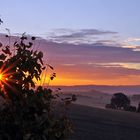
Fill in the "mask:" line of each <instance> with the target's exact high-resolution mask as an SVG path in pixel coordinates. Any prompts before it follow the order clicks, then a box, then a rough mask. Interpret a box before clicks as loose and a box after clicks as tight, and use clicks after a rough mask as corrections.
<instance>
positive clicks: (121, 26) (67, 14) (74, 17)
mask: <svg viewBox="0 0 140 140" xmlns="http://www.w3.org/2000/svg"><path fill="white" fill-rule="evenodd" d="M0 14H1V17H2V19H3V20H4V25H3V26H4V27H7V28H10V29H11V31H12V32H16V33H21V32H24V31H26V32H28V33H34V34H45V33H47V31H48V30H50V29H53V28H74V29H84V28H95V29H103V30H111V31H116V32H119V34H121V36H129V37H131V36H133V37H138V36H140V29H139V23H140V1H139V0H0Z"/></svg>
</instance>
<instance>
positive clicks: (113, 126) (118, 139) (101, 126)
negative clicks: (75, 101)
mask: <svg viewBox="0 0 140 140" xmlns="http://www.w3.org/2000/svg"><path fill="white" fill-rule="evenodd" d="M70 110H71V111H70V116H71V118H72V119H73V121H74V124H75V133H74V134H73V136H72V137H71V138H70V139H71V140H140V114H139V113H132V112H126V111H117V110H109V109H108V110H107V109H98V108H92V107H86V106H81V105H72V106H71V109H70Z"/></svg>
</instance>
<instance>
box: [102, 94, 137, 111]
mask: <svg viewBox="0 0 140 140" xmlns="http://www.w3.org/2000/svg"><path fill="white" fill-rule="evenodd" d="M105 108H108V109H117V110H125V111H130V112H140V103H139V104H138V107H136V106H132V105H131V101H130V99H129V97H128V96H126V95H125V94H124V93H121V92H119V93H114V94H113V96H112V98H111V100H110V103H109V104H106V105H105Z"/></svg>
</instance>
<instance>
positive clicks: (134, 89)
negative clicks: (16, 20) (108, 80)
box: [52, 85, 140, 95]
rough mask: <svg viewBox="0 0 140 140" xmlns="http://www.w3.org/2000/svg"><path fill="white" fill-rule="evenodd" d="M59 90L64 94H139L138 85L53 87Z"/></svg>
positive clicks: (139, 88) (139, 86) (139, 87)
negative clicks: (91, 92) (94, 92)
mask: <svg viewBox="0 0 140 140" xmlns="http://www.w3.org/2000/svg"><path fill="white" fill-rule="evenodd" d="M58 87H59V88H61V89H62V90H63V91H64V92H70V91H71V92H73V91H74V92H89V91H98V94H99V92H100V93H107V94H113V93H115V92H123V93H125V94H128V95H134V94H136V95H137V94H140V85H130V86H108V85H81V86H79V85H78V86H53V87H52V88H53V89H56V88H58Z"/></svg>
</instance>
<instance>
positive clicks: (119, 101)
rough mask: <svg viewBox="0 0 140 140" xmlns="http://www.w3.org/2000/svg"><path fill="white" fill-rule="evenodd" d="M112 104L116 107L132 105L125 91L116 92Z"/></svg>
mask: <svg viewBox="0 0 140 140" xmlns="http://www.w3.org/2000/svg"><path fill="white" fill-rule="evenodd" d="M111 106H113V108H114V109H121V108H124V107H126V106H130V99H129V98H128V97H127V96H126V95H125V94H124V93H115V94H113V97H112V98H111Z"/></svg>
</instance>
